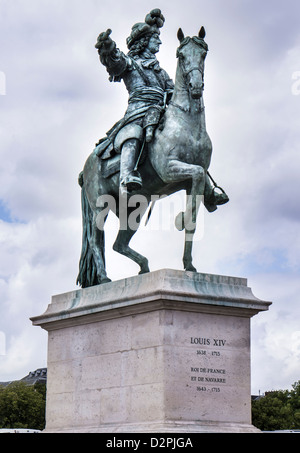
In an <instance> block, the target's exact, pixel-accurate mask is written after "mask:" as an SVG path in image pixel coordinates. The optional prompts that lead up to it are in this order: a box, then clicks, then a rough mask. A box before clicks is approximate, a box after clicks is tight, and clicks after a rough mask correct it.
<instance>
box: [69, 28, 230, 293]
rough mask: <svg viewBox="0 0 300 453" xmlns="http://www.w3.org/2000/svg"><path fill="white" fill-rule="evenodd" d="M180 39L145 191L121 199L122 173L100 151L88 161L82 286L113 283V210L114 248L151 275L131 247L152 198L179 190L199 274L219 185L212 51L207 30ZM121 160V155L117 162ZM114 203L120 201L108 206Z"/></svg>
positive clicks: (181, 217) (183, 225) (188, 250)
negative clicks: (198, 247)
mask: <svg viewBox="0 0 300 453" xmlns="http://www.w3.org/2000/svg"><path fill="white" fill-rule="evenodd" d="M177 36H178V39H179V41H180V45H179V47H178V49H177V58H178V63H177V70H176V79H175V88H174V92H173V95H172V98H171V101H170V102H169V104H168V107H167V108H166V111H165V113H164V116H163V118H162V121H161V124H160V127H158V128H157V129H156V131H155V134H154V138H153V140H152V141H151V142H150V143H148V144H147V143H145V148H147V149H146V150H144V155H145V157H144V158H143V159H141V160H140V163H139V172H140V174H141V176H142V179H143V181H144V185H143V187H142V189H141V190H140V191H139V192H138V194H134V193H133V194H132V195H131V196H129V197H127V194H122V193H121V192H120V189H119V184H120V175H119V172H116V173H115V174H113V175H112V176H110V177H107V176H104V175H103V172H102V171H101V168H102V167H101V166H102V164H101V159H100V158H99V157H98V156H97V155H96V153H95V152H93V153H92V154H91V155H90V156H89V157H88V159H87V161H86V163H85V166H84V169H83V172H82V173H81V175H80V185H81V187H82V215H83V241H82V253H81V258H80V269H79V275H78V279H77V283H78V284H79V285H81V286H82V287H88V286H93V285H98V284H102V283H106V282H109V281H110V279H109V278H108V277H107V274H106V267H105V234H104V223H105V219H106V217H107V215H108V212H109V211H110V210H112V211H113V212H114V214H115V215H116V216H117V217H118V218H119V219H120V229H119V232H118V235H117V238H116V240H115V243H114V245H113V249H114V250H115V251H117V252H119V253H121V254H122V255H125V256H127V257H128V258H130V259H132V260H133V261H135V262H136V263H137V264H138V265H139V266H140V272H139V273H140V274H142V273H146V272H149V266H148V260H147V258H146V257H144V256H142V255H141V254H139V253H137V252H136V251H134V250H132V249H131V248H130V247H129V242H130V240H131V238H132V237H133V235H134V234H135V233H136V231H137V229H138V226H139V224H140V221H141V219H142V216H143V215H144V214H145V212H146V211H147V209H148V207H149V204H150V202H151V199H152V200H153V196H154V195H155V196H158V197H160V196H166V195H167V196H168V195H171V194H173V193H175V192H177V191H179V190H185V191H186V194H187V197H186V209H185V212H184V213H179V214H178V216H177V217H176V220H175V224H176V227H177V228H178V229H179V230H183V229H184V230H185V247H184V255H183V266H184V269H185V270H187V271H196V269H195V267H194V266H193V263H192V245H193V235H194V233H195V226H196V218H197V213H198V210H199V201H201V200H202V201H203V200H204V202H205V205H206V207H207V209H208V210H209V211H213V210H215V209H216V207H214V208H211V209H210V206H209V201H207V200H210V199H211V198H212V197H214V195H215V193H214V190H215V188H216V187H217V186H216V184H215V187H212V185H211V184H210V181H209V177H210V176H209V173H208V168H209V165H210V162H211V155H212V143H211V140H210V138H209V136H208V134H207V131H206V123H205V110H204V102H203V89H204V62H205V58H206V55H207V51H208V47H207V44H206V42H205V41H204V37H205V30H204V28H203V27H202V28H201V30H200V32H199V34H198V36H194V37H185V36H184V34H183V32H182V30H181V29H179V31H178V34H177ZM118 159H119V156H118V155H116V156H115V161H116V162H117V163H118ZM221 190H222V189H221ZM137 195H138V200H144V202H140V201H139V208H138V216H136V224H135V225H131V223H132V222H131V223H130V215H131V214H132V213H133V212H134V210H136V209H137V205H136V202H134V197H136V196H137ZM222 195H224V196H223V197H222V196H221V200H220V201H219V203H217V204H223V203H225V202H227V201H228V198H227V196H226V194H225V193H223V194H222ZM110 199H112V200H114V201H115V202H114V203H109V200H110ZM122 206H123V207H124V209H123V208H122ZM125 208H126V209H125ZM121 224H122V225H121Z"/></svg>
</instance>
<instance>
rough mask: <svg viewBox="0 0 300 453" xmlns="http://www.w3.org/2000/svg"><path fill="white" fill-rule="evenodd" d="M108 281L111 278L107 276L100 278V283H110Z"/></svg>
mask: <svg viewBox="0 0 300 453" xmlns="http://www.w3.org/2000/svg"><path fill="white" fill-rule="evenodd" d="M110 282H111V279H110V278H108V277H105V278H102V279H101V280H100V285H103V284H104V283H110Z"/></svg>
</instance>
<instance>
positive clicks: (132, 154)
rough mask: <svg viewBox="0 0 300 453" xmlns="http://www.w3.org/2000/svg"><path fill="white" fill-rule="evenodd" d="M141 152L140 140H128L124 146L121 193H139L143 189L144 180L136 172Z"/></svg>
mask: <svg viewBox="0 0 300 453" xmlns="http://www.w3.org/2000/svg"><path fill="white" fill-rule="evenodd" d="M139 151H140V142H139V140H137V139H135V138H132V139H130V140H127V141H126V142H125V143H124V144H123V146H122V152H121V169H120V187H121V191H123V192H125V191H126V190H127V191H128V192H129V193H130V192H135V191H138V190H140V189H141V188H142V184H143V182H142V178H141V175H140V173H139V172H138V171H137V170H135V169H134V168H135V165H136V162H137V159H138V155H139Z"/></svg>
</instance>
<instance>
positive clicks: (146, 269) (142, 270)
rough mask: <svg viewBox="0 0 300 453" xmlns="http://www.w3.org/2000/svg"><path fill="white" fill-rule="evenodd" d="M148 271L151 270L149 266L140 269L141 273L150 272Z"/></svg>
mask: <svg viewBox="0 0 300 453" xmlns="http://www.w3.org/2000/svg"><path fill="white" fill-rule="evenodd" d="M148 272H150V269H149V267H145V268H144V269H141V270H140V272H139V275H142V274H148Z"/></svg>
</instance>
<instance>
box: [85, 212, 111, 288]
mask: <svg viewBox="0 0 300 453" xmlns="http://www.w3.org/2000/svg"><path fill="white" fill-rule="evenodd" d="M97 218H98V215H97V213H94V214H93V220H92V225H91V232H90V233H91V235H90V246H91V249H92V252H93V255H94V260H95V263H96V268H97V277H98V282H99V284H101V283H108V282H110V281H111V280H110V279H109V278H108V277H107V275H106V265H105V234H104V223H105V220H106V218H107V216H106V217H105V220H104V222H101V223H103V225H102V224H101V225H99V220H98V221H97Z"/></svg>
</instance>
